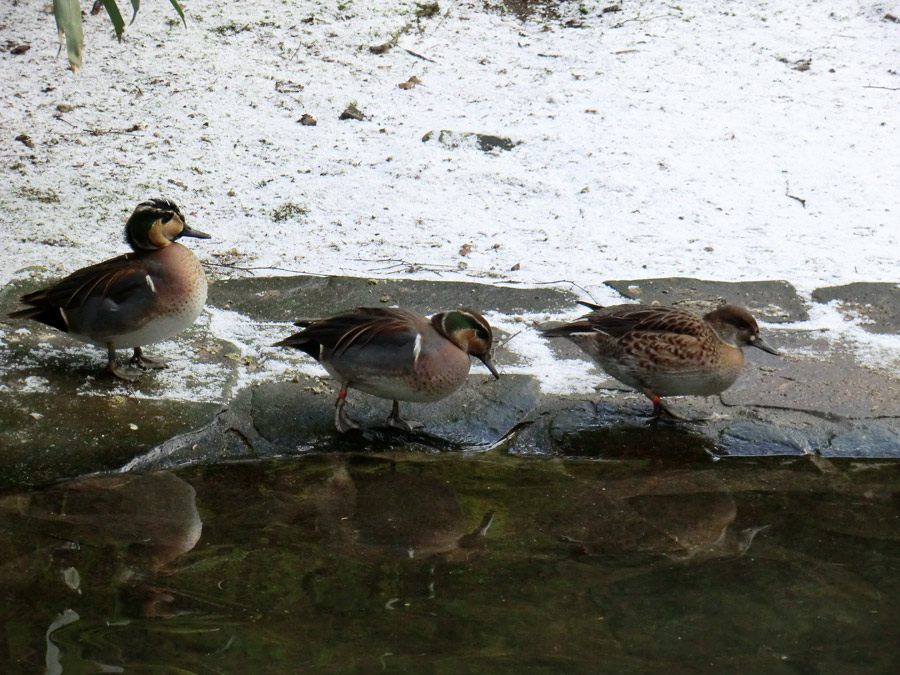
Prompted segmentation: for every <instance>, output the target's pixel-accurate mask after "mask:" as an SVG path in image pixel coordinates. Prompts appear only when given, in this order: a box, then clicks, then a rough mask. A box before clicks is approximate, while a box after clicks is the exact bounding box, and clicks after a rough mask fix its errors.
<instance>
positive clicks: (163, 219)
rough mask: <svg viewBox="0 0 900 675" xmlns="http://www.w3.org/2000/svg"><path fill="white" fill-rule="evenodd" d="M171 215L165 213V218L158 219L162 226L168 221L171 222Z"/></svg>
mask: <svg viewBox="0 0 900 675" xmlns="http://www.w3.org/2000/svg"><path fill="white" fill-rule="evenodd" d="M173 215H174V214H172V213H167V214H166V215H165V216H163V217H162V218H160V222H161V223H162V224H163V225H165V224H166V223H168V222H169V221H170V220H172V216H173Z"/></svg>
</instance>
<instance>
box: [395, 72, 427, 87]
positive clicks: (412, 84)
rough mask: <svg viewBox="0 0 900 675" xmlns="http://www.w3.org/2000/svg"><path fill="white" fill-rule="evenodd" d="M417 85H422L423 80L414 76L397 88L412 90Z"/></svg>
mask: <svg viewBox="0 0 900 675" xmlns="http://www.w3.org/2000/svg"><path fill="white" fill-rule="evenodd" d="M417 84H422V80H420V79H419V78H418V77H416V76H415V75H413V76H412V77H411V78H409V79H408V80H407V81H406V82H401V83H400V84H398V85H397V86H398V87H400V88H401V89H412V88H413V87H415V86H416V85H417Z"/></svg>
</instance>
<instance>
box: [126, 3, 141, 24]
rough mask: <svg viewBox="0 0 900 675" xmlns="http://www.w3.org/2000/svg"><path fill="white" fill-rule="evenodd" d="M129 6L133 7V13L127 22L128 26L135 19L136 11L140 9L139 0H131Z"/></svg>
mask: <svg viewBox="0 0 900 675" xmlns="http://www.w3.org/2000/svg"><path fill="white" fill-rule="evenodd" d="M131 6H132V7H134V13H133V14H132V15H131V21H130V22H129V24H128V25H129V26H130V25H131V24H133V23H134V20H135V19H136V18H137V13H138V10H139V9H140V8H141V0H131Z"/></svg>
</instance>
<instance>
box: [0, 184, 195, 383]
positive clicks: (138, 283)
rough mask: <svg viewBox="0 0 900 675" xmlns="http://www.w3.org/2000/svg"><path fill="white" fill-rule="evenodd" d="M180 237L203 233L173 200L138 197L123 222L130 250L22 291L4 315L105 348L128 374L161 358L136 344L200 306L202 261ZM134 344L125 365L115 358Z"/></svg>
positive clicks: (170, 332) (129, 377)
mask: <svg viewBox="0 0 900 675" xmlns="http://www.w3.org/2000/svg"><path fill="white" fill-rule="evenodd" d="M182 237H194V238H197V239H209V238H210V235H208V234H206V233H205V232H200V231H199V230H195V229H193V228H190V227H188V225H187V224H186V223H185V218H184V215H183V214H182V212H181V210H180V209H179V208H178V206H177V205H176V204H175V202H173V201H171V200H168V199H162V198H156V199H149V200H147V201H144V202H141V203H140V204H138V205H137V207H136V208H135V209H134V212H133V213H132V214H131V216H130V217H129V218H128V220H127V222H126V223H125V241H126V242H127V244H128V245H129V246H130V247H131V249H132V250H131V252H130V253H125V254H124V255H120V256H118V257H116V258H112V259H110V260H106V261H103V262H100V263H97V264H94V265H90V266H88V267H84V268H82V269H79V270H77V271H75V272H73V273H72V274H70V275H69V276H67V277H65V278H63V279H60V280H59V281H57V282H56V283H54V284H52V285H50V286H48V287H46V288H42V289H40V290H37V291H34V292H32V293H27V294H25V295H23V296H22V297H21V303H22V304H23V305H27V307H25V308H23V309H19V310H17V311H14V312H12V313H10V314H9V317H10V318H12V319H31V320H33V321H38V322H39V323H43V324H46V325H47V326H51V327H52V328H56V329H57V330H60V331H62V332H64V333H67V334H69V335H70V336H72V337H73V338H75V339H76V340H80V341H81V342H86V343H89V344H92V345H95V346H97V347H100V348H101V349H104V348H105V349H106V352H107V365H106V369H107V371H108V372H109V373H110V374H112V375H114V376H115V377H117V378H119V379H121V380H125V381H132V382H133V381H135V380H137V379H138V378H139V377H140V376H141V373H142V371H144V370H147V369H148V368H153V369H155V368H164V367H165V366H166V361H165V360H164V359H160V358H153V357H150V356H147V355H146V354H144V352H143V349H142V348H143V347H144V346H146V345H149V344H153V343H155V342H160V341H161V340H167V339H169V338H171V337H173V336H175V335H177V334H178V333H180V332H181V331H183V330H185V329H186V328H187V327H189V326H190V325H191V324H193V323H194V321H195V320H196V318H197V317H198V316H199V315H200V312H202V311H203V308H204V306H205V305H206V293H207V283H206V274H205V273H204V271H203V265H202V264H201V263H200V261H199V260H198V259H197V256H195V255H194V253H193V252H191V250H190V249H188V248H186V247H185V246H182V245H181V244H179V243H178V240H179V239H181V238H182ZM132 348H133V349H134V354H133V356H132V357H131V360H130V362H129V364H130V365H131V366H136V367H137V369H135V368H123V367H122V366H120V365H119V364H118V363H117V360H116V350H117V349H132Z"/></svg>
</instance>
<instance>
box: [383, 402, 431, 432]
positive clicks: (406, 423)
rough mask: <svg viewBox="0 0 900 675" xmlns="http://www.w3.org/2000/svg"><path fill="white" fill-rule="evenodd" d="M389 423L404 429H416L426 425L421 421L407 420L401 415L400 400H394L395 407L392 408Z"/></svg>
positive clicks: (396, 427) (390, 425)
mask: <svg viewBox="0 0 900 675" xmlns="http://www.w3.org/2000/svg"><path fill="white" fill-rule="evenodd" d="M387 425H388V426H389V427H394V428H395V429H402V430H403V431H415V430H416V429H421V428H422V427H424V426H425V425H424V424H422V423H421V422H416V421H415V420H405V419H403V418H402V417H400V401H394V407H392V408H391V414H390V415H388V418H387Z"/></svg>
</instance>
